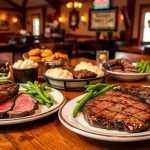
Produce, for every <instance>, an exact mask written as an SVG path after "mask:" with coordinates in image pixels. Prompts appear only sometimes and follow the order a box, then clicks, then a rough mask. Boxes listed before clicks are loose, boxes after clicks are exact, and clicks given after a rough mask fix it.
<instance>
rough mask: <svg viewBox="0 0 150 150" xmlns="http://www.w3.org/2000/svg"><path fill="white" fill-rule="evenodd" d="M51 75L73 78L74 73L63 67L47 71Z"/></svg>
mask: <svg viewBox="0 0 150 150" xmlns="http://www.w3.org/2000/svg"><path fill="white" fill-rule="evenodd" d="M45 74H46V75H47V76H49V77H53V78H61V79H73V75H72V73H71V72H69V71H68V70H63V69H61V68H54V69H48V70H47V71H46V73H45Z"/></svg>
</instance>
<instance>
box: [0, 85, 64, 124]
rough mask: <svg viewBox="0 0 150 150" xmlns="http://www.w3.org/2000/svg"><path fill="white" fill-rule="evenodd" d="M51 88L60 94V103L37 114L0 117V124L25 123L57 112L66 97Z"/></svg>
mask: <svg viewBox="0 0 150 150" xmlns="http://www.w3.org/2000/svg"><path fill="white" fill-rule="evenodd" d="M52 90H55V91H56V92H59V93H60V94H61V95H62V102H60V104H59V105H58V106H57V107H55V108H53V109H51V108H49V109H51V110H49V109H48V110H47V111H46V112H43V113H37V114H32V115H28V116H24V117H19V118H6V119H0V125H12V124H21V123H25V122H30V121H34V120H38V119H41V118H44V117H46V116H49V115H51V114H53V113H55V112H57V111H58V110H59V108H61V107H62V106H63V105H64V104H65V102H66V98H65V96H64V95H63V94H62V93H61V92H60V91H59V90H57V89H54V88H52Z"/></svg>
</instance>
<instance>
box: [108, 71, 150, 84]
mask: <svg viewBox="0 0 150 150" xmlns="http://www.w3.org/2000/svg"><path fill="white" fill-rule="evenodd" d="M106 72H107V73H108V75H109V76H110V77H111V78H114V79H116V80H121V81H138V80H141V79H144V78H146V77H147V76H149V75H150V73H120V72H113V71H109V70H106Z"/></svg>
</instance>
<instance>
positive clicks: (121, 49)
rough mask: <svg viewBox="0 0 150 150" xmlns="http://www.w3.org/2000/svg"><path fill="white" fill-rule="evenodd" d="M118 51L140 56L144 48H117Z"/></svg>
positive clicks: (136, 46)
mask: <svg viewBox="0 0 150 150" xmlns="http://www.w3.org/2000/svg"><path fill="white" fill-rule="evenodd" d="M118 51H123V52H129V53H138V54H142V53H143V51H144V46H138V45H135V46H120V47H118Z"/></svg>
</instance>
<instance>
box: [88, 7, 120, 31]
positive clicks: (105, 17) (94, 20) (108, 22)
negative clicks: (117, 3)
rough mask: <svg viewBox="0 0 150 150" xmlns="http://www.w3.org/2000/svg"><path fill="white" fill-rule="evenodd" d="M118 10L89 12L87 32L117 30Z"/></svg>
mask: <svg viewBox="0 0 150 150" xmlns="http://www.w3.org/2000/svg"><path fill="white" fill-rule="evenodd" d="M117 23H118V9H117V8H113V9H110V10H93V9H90V10H89V30H113V31H115V30H117Z"/></svg>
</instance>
